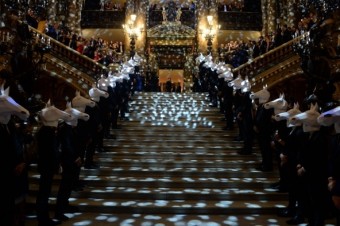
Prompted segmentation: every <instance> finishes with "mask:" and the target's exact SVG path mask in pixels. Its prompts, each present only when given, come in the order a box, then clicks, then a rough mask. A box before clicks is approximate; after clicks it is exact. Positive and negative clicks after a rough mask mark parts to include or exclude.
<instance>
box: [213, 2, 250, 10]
mask: <svg viewBox="0 0 340 226" xmlns="http://www.w3.org/2000/svg"><path fill="white" fill-rule="evenodd" d="M218 10H219V11H223V12H243V11H244V1H238V0H229V1H226V0H225V1H223V2H219V3H218Z"/></svg>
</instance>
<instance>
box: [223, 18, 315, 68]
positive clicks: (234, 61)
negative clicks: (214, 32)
mask: <svg viewBox="0 0 340 226" xmlns="http://www.w3.org/2000/svg"><path fill="white" fill-rule="evenodd" d="M313 17H314V15H313V14H311V15H310V16H309V17H306V18H304V19H302V20H301V21H299V23H298V25H297V26H296V27H289V26H287V25H285V24H284V25H283V26H281V27H279V28H277V30H276V32H275V33H271V34H267V35H264V36H260V37H259V39H258V40H249V41H243V40H231V41H229V42H226V43H222V44H220V46H219V49H218V52H219V56H220V58H221V59H223V60H224V61H225V62H226V63H228V64H231V65H232V66H233V67H235V68H236V67H238V66H240V65H242V64H244V63H246V62H247V61H249V60H250V59H254V58H256V57H258V56H260V55H262V54H265V53H267V52H268V51H270V50H272V49H274V48H276V47H279V46H280V45H282V44H284V43H287V42H288V41H290V40H292V39H294V38H296V37H299V36H300V35H302V34H304V33H305V32H307V31H309V30H310V29H311V27H312V26H313V25H314V24H315V20H314V18H313Z"/></svg>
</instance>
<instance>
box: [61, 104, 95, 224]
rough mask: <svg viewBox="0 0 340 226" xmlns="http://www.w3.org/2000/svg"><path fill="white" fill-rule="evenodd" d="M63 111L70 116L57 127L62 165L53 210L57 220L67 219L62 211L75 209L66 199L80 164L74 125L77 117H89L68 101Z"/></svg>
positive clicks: (76, 176)
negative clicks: (54, 208)
mask: <svg viewBox="0 0 340 226" xmlns="http://www.w3.org/2000/svg"><path fill="white" fill-rule="evenodd" d="M65 112H67V113H70V114H71V115H72V118H71V119H70V120H65V121H64V122H62V123H61V124H59V129H58V130H59V132H58V138H59V141H60V149H61V158H60V160H61V161H60V162H61V166H62V174H61V182H60V185H59V191H58V195H57V203H56V210H55V218H56V219H58V220H67V219H68V217H67V216H65V215H64V213H66V212H70V210H71V209H73V210H75V209H76V208H75V207H71V206H70V205H69V201H68V200H69V198H70V196H71V192H72V189H73V188H74V187H75V186H76V183H77V182H78V169H79V167H80V166H81V164H82V159H81V151H80V150H79V148H78V147H79V140H78V131H77V128H76V127H77V124H78V118H79V119H82V120H84V121H87V120H88V119H89V115H88V114H85V113H82V112H80V111H78V110H76V109H73V108H71V104H70V103H69V104H68V107H67V109H66V110H65ZM72 212H74V211H72Z"/></svg>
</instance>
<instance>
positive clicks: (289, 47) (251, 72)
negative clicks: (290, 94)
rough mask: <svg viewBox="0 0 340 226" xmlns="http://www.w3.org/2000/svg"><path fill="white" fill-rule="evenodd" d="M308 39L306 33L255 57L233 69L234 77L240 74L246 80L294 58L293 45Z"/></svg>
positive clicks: (307, 33)
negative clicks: (246, 77)
mask: <svg viewBox="0 0 340 226" xmlns="http://www.w3.org/2000/svg"><path fill="white" fill-rule="evenodd" d="M308 37H309V32H306V33H304V34H303V35H301V36H299V37H297V38H294V39H293V40H291V41H289V42H287V43H285V44H283V45H281V46H279V47H277V48H275V49H272V50H270V51H268V52H267V53H265V54H263V55H261V56H259V57H256V58H255V59H252V60H249V61H248V62H247V63H245V64H242V65H241V66H239V67H237V68H235V69H233V73H234V75H237V74H240V75H242V76H248V78H253V77H255V76H257V75H258V74H260V73H261V72H263V71H265V70H268V69H269V68H271V67H273V66H275V65H276V64H279V63H280V62H282V61H284V60H286V59H288V58H290V57H292V56H296V55H297V53H296V52H295V51H294V45H296V44H298V43H299V42H300V41H303V40H305V39H308Z"/></svg>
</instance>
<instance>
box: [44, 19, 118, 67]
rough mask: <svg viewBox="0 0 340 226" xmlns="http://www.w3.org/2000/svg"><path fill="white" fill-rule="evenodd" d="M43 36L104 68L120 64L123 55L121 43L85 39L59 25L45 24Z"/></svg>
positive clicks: (92, 38) (96, 38) (101, 39)
mask: <svg viewBox="0 0 340 226" xmlns="http://www.w3.org/2000/svg"><path fill="white" fill-rule="evenodd" d="M45 34H46V35H48V36H50V37H51V38H53V39H55V40H57V41H59V42H61V43H62V44H64V45H66V46H68V47H70V48H72V49H74V50H76V51H78V52H79V53H80V54H83V55H85V56H87V57H89V58H91V59H93V60H95V61H97V62H98V63H101V64H103V65H105V66H108V65H110V64H112V63H117V62H121V60H122V56H123V54H124V45H123V43H122V42H121V41H113V40H104V39H103V38H101V37H91V38H90V39H86V38H84V37H82V36H80V35H78V34H76V33H73V32H72V31H70V30H69V29H67V28H66V27H65V26H63V25H62V24H59V23H55V24H50V23H47V24H46V29H45Z"/></svg>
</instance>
